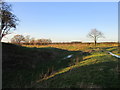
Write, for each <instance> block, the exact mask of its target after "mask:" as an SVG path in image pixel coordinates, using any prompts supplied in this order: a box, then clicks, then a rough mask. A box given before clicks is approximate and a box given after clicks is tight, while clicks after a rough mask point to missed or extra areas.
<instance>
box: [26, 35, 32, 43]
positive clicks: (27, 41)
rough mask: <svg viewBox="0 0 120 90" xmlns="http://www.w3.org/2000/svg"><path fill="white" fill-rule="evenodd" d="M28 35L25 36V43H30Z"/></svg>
mask: <svg viewBox="0 0 120 90" xmlns="http://www.w3.org/2000/svg"><path fill="white" fill-rule="evenodd" d="M30 39H31V38H30V35H27V36H25V43H30Z"/></svg>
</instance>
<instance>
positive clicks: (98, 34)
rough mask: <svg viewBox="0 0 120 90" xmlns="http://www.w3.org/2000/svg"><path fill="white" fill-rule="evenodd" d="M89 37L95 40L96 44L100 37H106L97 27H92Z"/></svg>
mask: <svg viewBox="0 0 120 90" xmlns="http://www.w3.org/2000/svg"><path fill="white" fill-rule="evenodd" d="M88 37H89V38H92V39H93V40H94V44H95V45H96V44H97V40H98V38H101V37H104V36H103V33H102V32H100V31H98V30H97V29H92V30H91V32H89V33H88Z"/></svg>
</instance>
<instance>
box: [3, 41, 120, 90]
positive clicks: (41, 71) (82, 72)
mask: <svg viewBox="0 0 120 90" xmlns="http://www.w3.org/2000/svg"><path fill="white" fill-rule="evenodd" d="M108 51H111V52H114V53H116V54H118V52H117V51H118V48H117V45H116V44H111V45H108V44H99V45H97V46H93V45H89V46H88V45H87V44H72V45H44V46H37V45H28V46H25V45H24V47H22V46H17V45H13V44H6V43H3V88H31V87H32V88H41V87H42V88H65V87H67V88H92V87H98V88H104V87H113V88H114V87H119V84H120V83H119V80H118V67H117V65H118V63H119V62H118V59H117V58H115V57H113V56H111V55H109V54H108V53H107V52H108ZM71 54H73V57H72V58H68V59H64V57H66V56H68V55H71Z"/></svg>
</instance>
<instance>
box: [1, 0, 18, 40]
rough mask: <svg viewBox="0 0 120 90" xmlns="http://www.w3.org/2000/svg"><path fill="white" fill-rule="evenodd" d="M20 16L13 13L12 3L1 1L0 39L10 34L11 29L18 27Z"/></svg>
mask: <svg viewBox="0 0 120 90" xmlns="http://www.w3.org/2000/svg"><path fill="white" fill-rule="evenodd" d="M17 21H19V20H18V18H17V17H16V16H15V15H14V14H13V13H12V9H11V5H8V4H7V3H6V2H3V1H2V0H1V2H0V22H1V26H0V41H1V40H2V38H3V37H4V36H5V35H7V34H10V31H11V30H14V29H16V25H17Z"/></svg>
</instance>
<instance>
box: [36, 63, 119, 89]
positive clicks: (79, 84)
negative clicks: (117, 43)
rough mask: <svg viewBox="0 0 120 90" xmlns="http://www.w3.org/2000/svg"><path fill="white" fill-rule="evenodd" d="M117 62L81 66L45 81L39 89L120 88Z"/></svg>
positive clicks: (40, 84) (38, 85) (39, 85)
mask: <svg viewBox="0 0 120 90" xmlns="http://www.w3.org/2000/svg"><path fill="white" fill-rule="evenodd" d="M117 63H118V62H116V61H109V62H102V63H97V64H91V65H86V66H81V67H79V68H75V69H72V70H71V71H69V72H66V73H63V74H60V75H58V76H55V77H53V78H51V79H48V80H46V81H43V82H41V83H39V84H37V85H36V86H34V87H37V88H120V86H119V85H120V80H119V77H118V72H117V66H116V65H117Z"/></svg>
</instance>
